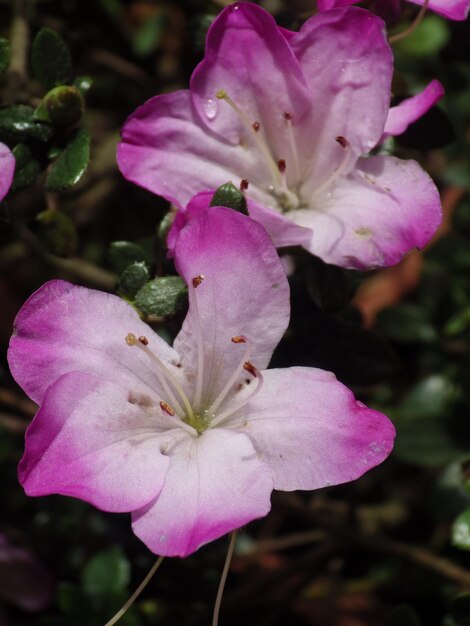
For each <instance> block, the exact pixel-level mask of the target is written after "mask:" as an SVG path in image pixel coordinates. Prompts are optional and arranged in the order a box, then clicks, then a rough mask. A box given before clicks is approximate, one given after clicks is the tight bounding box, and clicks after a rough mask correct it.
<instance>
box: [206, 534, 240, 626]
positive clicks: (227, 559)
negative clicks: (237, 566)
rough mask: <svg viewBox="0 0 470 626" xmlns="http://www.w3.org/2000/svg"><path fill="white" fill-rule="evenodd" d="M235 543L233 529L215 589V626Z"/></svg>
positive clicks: (213, 621)
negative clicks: (217, 586)
mask: <svg viewBox="0 0 470 626" xmlns="http://www.w3.org/2000/svg"><path fill="white" fill-rule="evenodd" d="M236 543H237V531H236V530H235V531H233V533H231V535H230V543H229V545H228V550H227V556H226V557H225V563H224V569H223V570H222V576H221V577H220V583H219V588H218V589H217V597H216V599H215V605H214V616H213V618H212V626H217V625H218V623H219V613H220V604H221V602H222V595H223V593H224V588H225V582H226V580H227V575H228V571H229V569H230V563H231V562H232V556H233V552H234V550H235V544H236Z"/></svg>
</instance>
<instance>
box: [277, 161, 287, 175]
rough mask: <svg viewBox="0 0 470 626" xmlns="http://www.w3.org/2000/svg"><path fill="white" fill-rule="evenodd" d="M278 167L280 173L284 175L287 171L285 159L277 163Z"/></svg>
mask: <svg viewBox="0 0 470 626" xmlns="http://www.w3.org/2000/svg"><path fill="white" fill-rule="evenodd" d="M277 167H278V169H279V171H280V172H281V174H284V172H285V171H286V162H285V160H284V159H279V161H278V162H277Z"/></svg>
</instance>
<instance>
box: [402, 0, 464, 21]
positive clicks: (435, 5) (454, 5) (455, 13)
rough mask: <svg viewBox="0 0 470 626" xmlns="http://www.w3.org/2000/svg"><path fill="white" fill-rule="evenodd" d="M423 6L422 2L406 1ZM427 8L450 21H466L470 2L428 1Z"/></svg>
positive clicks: (461, 0) (456, 0) (452, 0)
mask: <svg viewBox="0 0 470 626" xmlns="http://www.w3.org/2000/svg"><path fill="white" fill-rule="evenodd" d="M408 1H409V2H413V4H419V5H423V4H424V0H408ZM429 8H430V9H431V10H432V11H435V12H436V13H439V14H440V15H443V16H444V17H447V18H449V19H450V20H466V19H467V17H468V13H469V11H470V0H430V2H429Z"/></svg>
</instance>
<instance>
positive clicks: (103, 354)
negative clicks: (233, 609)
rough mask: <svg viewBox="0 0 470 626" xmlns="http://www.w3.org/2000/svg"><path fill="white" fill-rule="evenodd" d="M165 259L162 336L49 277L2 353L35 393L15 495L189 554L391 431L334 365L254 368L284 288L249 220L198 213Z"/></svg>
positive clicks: (378, 443)
mask: <svg viewBox="0 0 470 626" xmlns="http://www.w3.org/2000/svg"><path fill="white" fill-rule="evenodd" d="M175 262H176V266H177V268H178V271H179V272H180V274H181V276H182V277H183V278H184V279H185V281H186V282H187V284H188V291H189V311H188V314H187V317H186V319H185V321H184V324H183V327H182V329H181V331H180V333H179V335H178V336H177V338H176V340H175V342H174V346H173V347H170V346H169V345H167V344H166V343H165V341H164V340H163V339H161V338H160V337H159V336H158V335H157V334H156V333H154V332H153V331H152V330H151V329H150V328H149V327H148V326H147V325H146V324H144V323H143V322H142V321H141V320H140V318H139V316H138V315H137V313H136V312H135V310H134V309H133V308H132V307H131V306H129V305H128V304H127V303H126V302H124V301H123V300H121V299H120V298H118V297H116V296H113V295H109V294H105V293H101V292H98V291H93V290H89V289H85V288H83V287H76V286H73V285H71V284H69V283H66V282H63V281H51V282H49V283H47V284H46V285H45V286H44V287H42V288H41V289H40V290H39V291H37V292H36V293H35V294H33V295H32V296H31V298H30V299H29V300H28V301H27V303H26V304H25V305H24V307H23V308H22V310H21V311H20V312H19V314H18V317H17V319H16V322H15V333H14V336H13V338H12V340H11V344H10V348H9V362H10V367H11V371H12V373H13V375H14V377H15V379H16V380H17V381H18V383H19V384H20V385H21V386H22V387H23V389H24V390H25V391H26V392H27V393H28V395H29V396H30V397H31V398H32V399H33V400H35V401H36V402H37V403H39V404H40V409H39V412H38V414H37V415H36V417H35V418H34V421H33V422H32V424H31V426H30V427H29V429H28V432H27V435H26V451H25V454H24V457H23V459H22V460H21V463H20V467H19V477H20V481H21V483H22V485H23V486H24V489H25V491H26V493H27V494H28V495H31V496H41V495H46V494H51V493H59V494H63V495H68V496H74V497H77V498H81V499H83V500H86V501H88V502H90V503H92V504H93V505H95V506H97V507H99V508H101V509H103V510H105V511H114V512H126V511H129V512H131V513H132V524H133V530H134V532H135V533H136V535H137V536H138V537H139V538H140V539H141V540H142V541H144V542H145V543H146V545H147V546H148V547H149V548H150V549H151V550H152V551H153V552H155V553H157V554H161V555H167V556H171V555H179V556H186V555H188V554H190V553H191V552H193V551H194V550H196V549H197V548H199V547H200V546H201V545H203V544H205V543H207V542H209V541H211V540H213V539H215V538H217V537H220V536H221V535H223V534H225V533H227V532H229V531H231V530H233V529H235V528H238V527H240V526H242V525H244V524H246V523H247V522H249V521H250V520H253V519H255V518H259V517H262V516H264V515H266V514H267V513H268V511H269V509H270V495H271V491H272V490H273V489H280V490H285V491H291V490H295V489H318V488H320V487H324V486H326V485H334V484H338V483H343V482H346V481H350V480H354V479H355V478H357V477H359V476H361V475H362V474H363V473H364V472H366V471H367V470H368V469H370V468H371V467H374V466H375V465H377V464H378V463H380V462H381V461H383V459H384V458H385V457H386V456H387V455H388V454H389V452H390V450H391V448H392V445H393V438H394V428H393V426H392V424H391V423H390V421H389V420H388V419H387V418H386V417H385V416H384V415H382V414H381V413H378V412H377V411H374V410H371V409H368V408H366V407H365V406H364V405H363V404H361V403H360V402H357V401H356V400H355V399H354V397H353V394H352V393H351V392H350V391H349V390H348V389H347V388H346V387H345V386H344V385H342V384H341V383H339V382H338V381H337V380H336V379H335V376H334V375H333V374H331V373H329V372H325V371H322V370H318V369H313V368H305V367H293V368H290V369H284V370H282V369H272V370H267V371H265V368H266V367H267V365H268V362H269V359H270V357H271V354H272V352H273V350H274V348H275V346H276V345H277V343H278V342H279V340H280V339H281V337H282V335H283V333H284V331H285V329H286V327H287V324H288V319H289V288H288V283H287V280H286V277H285V274H284V272H283V269H282V265H281V262H280V261H279V258H278V256H277V254H276V251H275V248H274V247H273V245H272V242H271V241H270V239H269V237H268V235H267V234H266V231H265V230H264V229H263V228H262V227H261V226H260V225H259V224H258V223H256V222H255V221H253V220H251V219H250V218H247V217H245V216H243V215H241V214H238V213H235V212H234V211H231V210H230V209H225V208H220V207H217V208H212V209H210V210H209V211H205V212H204V213H203V214H202V215H201V216H200V217H198V218H195V219H193V220H191V221H190V222H189V223H188V225H187V226H186V227H185V228H184V229H183V230H182V231H181V233H180V235H179V237H178V241H177V242H176V246H175Z"/></svg>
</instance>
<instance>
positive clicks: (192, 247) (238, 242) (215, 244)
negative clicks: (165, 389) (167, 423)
mask: <svg viewBox="0 0 470 626" xmlns="http://www.w3.org/2000/svg"><path fill="white" fill-rule="evenodd" d="M175 262H176V267H177V269H178V272H179V273H180V275H181V276H182V277H183V278H184V279H185V281H186V282H187V284H188V285H189V287H190V305H189V312H188V315H187V317H186V319H185V321H184V324H183V327H182V329H181V331H180V333H179V334H178V336H177V338H176V340H175V343H174V346H175V349H176V350H177V351H178V353H179V354H180V355H181V359H182V361H181V362H182V365H183V369H184V370H185V372H186V373H187V374H188V378H191V377H193V378H194V379H195V378H196V373H197V370H199V371H198V374H199V375H201V368H200V367H199V368H198V344H199V340H198V338H199V339H200V341H201V342H202V347H203V360H204V365H203V370H204V379H203V380H204V383H203V389H204V399H205V403H204V404H205V406H207V405H208V404H210V402H211V400H212V399H214V398H215V396H216V395H217V394H218V393H219V392H220V390H221V389H222V387H223V386H224V385H225V384H226V382H227V380H228V378H229V377H230V376H231V375H232V374H233V372H234V371H235V369H236V367H237V366H238V365H239V364H240V362H243V361H242V359H243V354H244V352H245V349H246V345H245V344H243V343H242V344H235V343H233V342H232V341H231V339H232V337H234V336H239V335H244V336H246V338H247V339H248V341H249V342H250V344H251V346H252V351H251V354H250V357H249V358H250V360H252V361H253V363H254V365H255V366H256V367H258V368H259V369H263V368H265V367H266V366H267V364H268V362H269V359H270V358H271V354H272V352H273V350H274V348H275V347H276V345H277V344H278V343H279V341H280V339H281V337H282V335H283V334H284V331H285V330H286V328H287V325H288V322H289V313H290V305H289V286H288V283H287V279H286V276H285V273H284V270H283V267H282V264H281V262H280V260H279V257H278V255H277V253H276V250H275V248H274V246H273V244H272V242H271V240H270V238H269V236H268V234H267V233H266V231H265V230H264V228H263V227H262V226H261V225H260V224H258V223H257V222H255V221H253V220H251V219H250V218H248V217H246V216H244V215H241V214H240V213H236V212H235V211H232V209H227V208H223V207H213V208H211V209H208V210H207V211H205V212H204V213H202V214H201V215H200V216H199V217H197V218H195V219H193V220H191V221H189V222H188V224H187V226H185V228H183V230H182V231H181V232H180V235H179V237H178V240H177V243H176V249H175ZM199 275H201V276H203V280H202V282H201V284H199V286H197V288H196V289H195V290H193V291H192V293H193V294H194V300H196V301H197V308H196V306H195V301H194V300H192V298H191V285H192V281H193V278H195V277H196V276H199ZM198 311H199V312H198ZM199 320H200V321H199ZM247 345H248V344H247ZM196 408H198V407H196Z"/></svg>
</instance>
